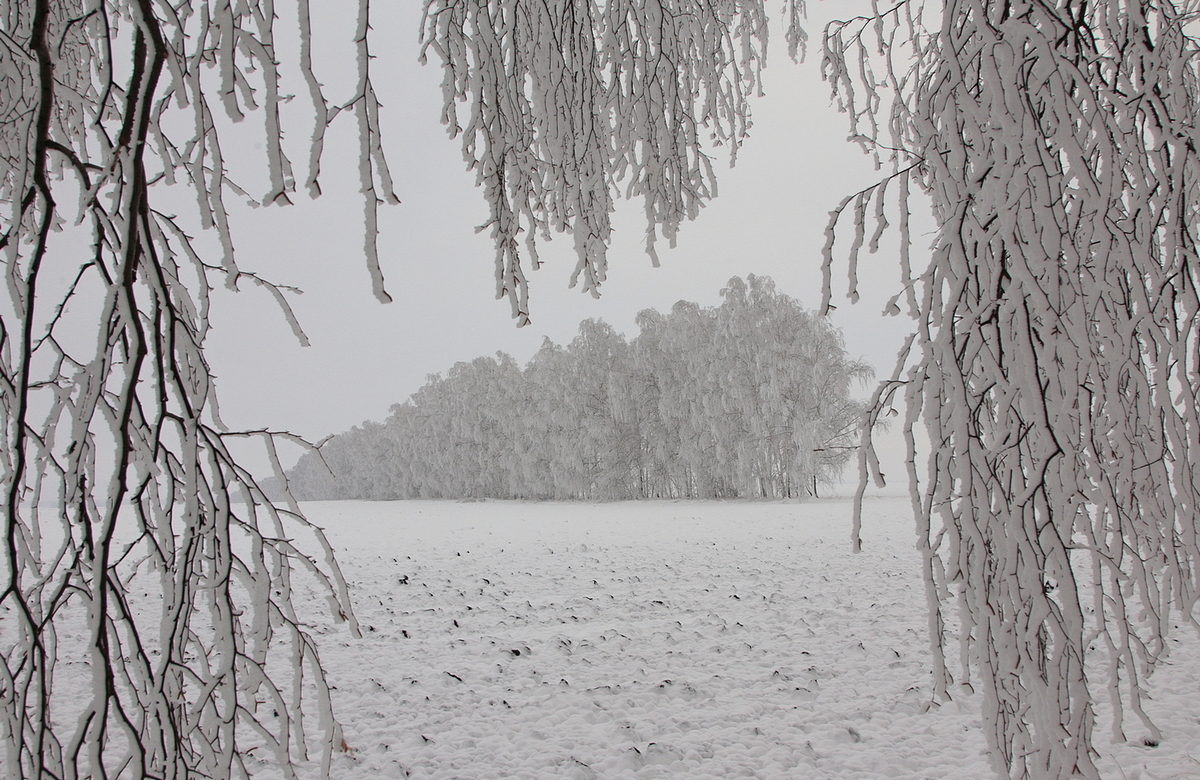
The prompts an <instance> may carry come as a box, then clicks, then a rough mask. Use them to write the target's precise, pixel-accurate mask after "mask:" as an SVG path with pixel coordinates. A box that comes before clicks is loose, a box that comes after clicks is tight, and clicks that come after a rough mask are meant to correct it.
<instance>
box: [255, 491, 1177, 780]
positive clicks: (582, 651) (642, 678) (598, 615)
mask: <svg viewBox="0 0 1200 780" xmlns="http://www.w3.org/2000/svg"><path fill="white" fill-rule="evenodd" d="M908 506H909V505H908V502H907V500H906V499H902V498H886V497H885V498H873V499H868V500H867V505H866V510H865V513H864V514H865V518H866V521H865V523H864V531H863V533H864V541H865V544H864V551H863V552H862V553H860V554H857V555H856V554H854V553H852V552H851V547H850V543H849V534H850V503H849V501H847V500H844V499H836V500H821V501H809V502H805V503H793V502H637V503H608V504H580V503H524V502H480V503H456V502H434V501H404V502H388V503H373V502H314V503H310V504H307V505H306V511H307V512H308V513H309V515H310V517H311V519H313V520H314V521H315V522H316V523H318V524H319V525H322V526H324V527H325V529H326V531H327V533H328V534H329V536H330V539H331V541H332V543H333V545H334V547H335V549H337V550H338V552H339V557H340V560H341V565H342V567H343V570H344V572H345V574H346V576H347V579H348V580H349V581H350V583H351V587H352V588H353V591H354V599H355V605H356V610H357V614H358V619H359V621H360V623H361V625H362V630H363V637H362V638H361V639H355V638H352V637H350V636H349V634H348V632H347V631H346V629H345V627H344V626H341V627H333V626H318V627H315V628H314V630H315V631H316V632H317V633H318V640H319V644H320V648H321V655H322V665H323V666H324V667H325V668H326V669H327V671H328V674H329V677H330V680H331V682H332V684H333V685H334V686H336V690H335V691H334V692H333V693H334V704H335V706H336V708H337V712H338V717H339V720H340V721H341V723H342V724H343V727H344V737H345V744H346V746H347V747H348V748H349V750H348V751H345V752H339V754H338V755H337V758H336V761H335V763H334V767H333V775H334V777H337V778H347V779H349V778H406V777H408V778H428V779H430V780H432V779H433V778H445V779H446V780H450V779H451V778H468V779H475V778H577V779H587V778H674V777H679V778H689V780H692V779H694V780H701V779H702V778H734V777H746V778H761V779H762V780H773V779H775V778H796V777H814V778H815V777H822V778H855V779H856V780H868V779H870V778H939V779H940V778H945V779H946V780H951V779H953V778H972V779H973V780H974V779H976V778H987V777H992V776H994V773H993V769H992V765H991V762H990V759H989V758H988V756H987V755H986V751H985V749H984V741H983V737H982V734H981V733H980V731H979V726H980V716H979V704H980V702H979V699H980V696H979V695H978V694H976V695H966V694H964V693H962V692H960V691H958V690H957V689H956V696H955V700H954V701H952V702H949V703H946V704H943V705H941V706H934V707H929V706H928V705H929V685H928V679H929V671H928V670H929V668H930V663H929V654H928V648H927V640H926V636H925V626H926V617H925V596H924V591H923V586H922V584H921V581H920V578H919V574H918V572H919V566H918V558H917V553H916V551H915V549H914V547H913V543H912V539H913V538H914V537H913V531H912V520H911V517H910V516H909V514H908ZM1174 644H1175V648H1174V651H1173V653H1172V656H1171V658H1170V659H1169V661H1168V663H1167V664H1166V665H1164V666H1163V667H1162V668H1161V669H1160V671H1159V672H1158V673H1157V674H1156V675H1155V677H1154V678H1153V679H1152V682H1151V692H1152V696H1153V697H1154V700H1153V701H1152V702H1151V704H1152V705H1154V707H1155V708H1154V709H1153V710H1152V711H1151V712H1150V714H1151V716H1152V717H1155V718H1156V720H1157V722H1158V724H1159V726H1160V727H1161V728H1162V729H1163V732H1164V739H1163V742H1162V744H1160V745H1158V746H1155V747H1148V746H1144V745H1141V744H1140V743H1139V744H1112V743H1110V741H1109V738H1108V733H1109V732H1108V730H1107V728H1106V722H1105V713H1106V711H1107V705H1105V704H1104V703H1103V692H1102V691H1099V690H1098V691H1096V692H1097V694H1098V698H1099V699H1100V700H1101V705H1100V706H1099V707H1098V715H1099V717H1098V722H1097V729H1096V738H1097V749H1098V750H1099V752H1100V754H1101V755H1100V759H1099V760H1100V766H1101V771H1102V772H1103V773H1104V776H1105V777H1113V778H1123V779H1124V780H1135V778H1137V779H1139V780H1140V779H1144V780H1158V779H1165V778H1176V779H1185V778H1200V647H1198V645H1200V642H1197V641H1196V637H1195V635H1194V633H1193V632H1191V631H1190V630H1189V629H1186V628H1185V629H1183V630H1180V631H1178V632H1177V633H1176V639H1175V641H1174ZM1096 687H1100V686H1096ZM1130 736H1131V737H1132V736H1134V735H1133V734H1131V735H1130ZM1131 742H1138V739H1137V738H1134V739H1131ZM258 768H259V769H261V770H262V772H263V776H270V775H271V774H272V770H273V769H274V768H273V767H272V766H271V765H270V762H268V761H265V760H264V761H262V762H260V763H259V764H258Z"/></svg>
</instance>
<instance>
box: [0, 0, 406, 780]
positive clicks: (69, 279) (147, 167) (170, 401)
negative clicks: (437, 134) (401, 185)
mask: <svg viewBox="0 0 1200 780" xmlns="http://www.w3.org/2000/svg"><path fill="white" fill-rule="evenodd" d="M364 2H365V0H364ZM295 13H296V14H297V18H298V20H299V23H298V25H297V26H298V33H299V37H300V39H301V41H300V42H301V63H300V67H301V71H302V73H301V75H300V76H299V77H298V78H299V79H301V80H307V82H308V86H309V87H310V89H309V94H310V95H311V96H312V98H313V100H314V105H315V117H314V119H315V123H314V124H315V127H316V132H315V134H314V136H313V139H312V145H311V148H312V154H311V166H310V167H311V171H310V174H309V177H308V179H309V181H308V183H309V187H310V190H312V191H314V192H315V191H316V190H317V171H318V163H319V161H320V153H321V145H322V138H323V133H324V130H325V128H326V126H327V125H328V122H329V121H332V119H333V117H334V116H335V115H336V114H337V113H338V111H339V110H341V109H337V110H332V109H330V108H329V107H328V106H327V105H326V102H325V98H324V97H323V96H322V93H321V88H320V86H319V82H318V81H317V79H316V77H315V76H314V75H313V73H312V71H311V68H310V65H311V63H310V58H309V56H308V55H307V51H308V50H309V49H308V43H309V42H308V34H309V25H308V3H307V0H297V5H296V8H295ZM362 18H363V21H362V23H361V24H360V36H359V37H360V40H359V42H358V45H359V59H358V62H359V67H360V78H359V80H358V84H359V89H358V92H357V94H356V95H355V96H354V97H353V98H352V99H351V100H350V101H349V102H348V103H347V104H346V105H344V106H342V107H341V108H344V109H346V110H350V109H353V113H355V114H356V115H357V117H358V121H359V124H360V130H361V133H360V135H361V137H362V139H363V144H364V152H363V163H362V171H361V173H362V177H363V181H364V184H363V191H364V193H366V195H367V211H368V221H369V222H370V219H369V218H370V215H371V214H373V210H374V208H375V205H376V202H377V199H376V195H375V193H376V191H377V190H376V188H375V186H374V183H375V181H376V180H378V181H379V182H380V188H381V189H382V190H384V191H386V190H387V189H388V185H387V176H386V169H385V166H384V164H383V160H382V156H381V154H380V152H379V147H378V132H377V127H376V122H377V119H376V111H375V101H374V93H373V91H372V89H371V86H370V78H369V72H368V70H367V64H368V52H367V49H366V39H365V30H366V27H367V24H366V12H365V5H364V10H363V17H362ZM275 26H276V8H275V6H274V5H273V3H272V2H270V0H249V1H248V2H241V3H236V4H230V3H211V4H210V3H204V2H186V1H185V2H182V3H174V4H164V3H152V2H150V1H149V0H124V1H122V2H112V3H92V2H82V1H78V0H77V1H72V0H19V1H18V2H2V3H0V122H2V123H0V209H2V213H0V251H2V252H3V261H4V282H5V284H4V288H5V294H4V295H3V296H2V298H0V414H2V415H3V427H2V428H0V431H2V433H0V435H2V436H3V438H4V441H3V446H2V447H0V490H2V494H3V500H4V533H3V543H2V547H0V549H2V550H3V556H2V559H0V662H2V663H0V674H2V675H3V677H2V679H0V734H2V735H3V746H4V747H3V755H2V757H0V760H2V761H3V767H2V768H0V774H3V775H4V776H5V777H13V778H17V777H20V778H25V779H26V780H51V779H57V778H81V777H92V778H99V777H108V778H142V777H155V778H184V777H206V778H233V777H246V776H248V775H249V774H250V772H251V768H252V765H253V764H254V762H256V761H257V762H263V761H270V762H271V763H272V764H274V765H275V766H276V767H277V768H278V769H279V770H280V771H282V772H283V773H284V774H285V775H286V776H289V777H291V776H294V774H295V768H296V767H297V766H298V765H299V764H300V763H302V762H305V761H308V760H310V758H311V757H312V752H311V751H312V750H313V749H314V747H317V749H318V752H319V754H320V755H321V756H323V758H322V759H321V764H322V765H323V767H324V770H325V772H326V773H328V767H329V763H330V760H331V754H332V751H333V749H334V746H336V745H338V744H339V742H340V737H339V727H338V725H337V723H336V721H335V720H334V718H333V713H332V710H331V706H330V698H329V690H328V684H327V683H326V680H325V677H324V672H323V671H322V669H321V667H320V663H319V659H318V658H317V655H316V650H315V645H314V644H313V642H312V640H311V638H310V637H309V635H308V633H307V629H306V628H305V625H306V623H305V620H306V616H305V615H304V614H302V613H300V612H299V611H298V609H297V607H296V605H297V604H299V603H301V600H304V601H308V600H310V599H311V598H312V597H313V596H314V595H318V594H324V596H325V597H327V598H328V601H329V604H330V606H331V609H332V610H333V612H334V614H335V616H338V615H340V617H341V618H342V619H345V620H348V621H349V624H350V628H351V630H352V631H356V630H357V628H356V626H355V623H354V619H353V614H352V612H351V610H350V605H349V600H348V596H347V592H346V587H345V584H344V582H343V580H342V577H341V574H340V573H339V571H338V568H337V565H336V563H335V562H334V560H333V556H332V552H331V548H330V547H329V545H328V544H327V543H326V542H325V540H324V537H323V536H322V534H321V533H320V531H319V530H318V529H315V528H313V527H312V526H310V525H309V524H308V523H307V521H306V520H305V519H304V517H303V516H302V515H301V514H300V513H299V511H298V509H297V507H296V505H295V504H294V503H292V504H290V505H288V506H275V505H273V504H272V503H271V502H270V501H268V500H267V499H266V497H265V496H264V495H263V493H262V491H261V490H260V489H259V487H258V485H257V484H256V482H255V479H254V478H253V476H252V475H251V474H250V473H249V472H248V471H246V470H245V469H244V468H243V467H242V466H241V465H239V463H238V462H237V460H236V459H235V458H234V457H233V455H232V454H231V453H230V450H229V444H230V443H231V441H233V440H235V439H238V438H246V437H251V438H254V437H261V438H262V439H263V440H264V441H265V443H266V446H267V447H268V450H269V451H270V452H271V453H272V457H273V453H274V444H273V435H272V434H271V433H269V432H267V431H240V432H239V431H228V430H226V429H225V427H224V426H223V425H222V424H221V422H220V420H219V418H218V416H217V412H216V403H215V396H214V393H213V381H212V375H211V373H210V370H209V367H208V364H207V362H206V359H205V355H204V352H203V347H204V342H205V337H206V334H207V332H208V330H209V322H208V307H209V303H208V301H209V293H210V291H211V290H212V289H213V287H214V286H215V285H216V284H226V285H229V286H232V287H236V285H237V284H238V282H239V280H246V281H252V282H254V283H257V284H259V285H263V286H265V287H267V288H268V290H269V291H270V292H271V293H272V294H273V295H274V296H275V298H276V300H277V301H278V302H280V303H281V304H284V301H285V296H284V295H283V293H284V292H287V290H286V289H285V288H280V287H278V286H275V285H272V284H270V283H269V282H267V281H265V280H263V279H261V278H259V277H256V276H254V275H253V274H249V273H245V272H242V271H240V270H239V269H238V267H237V265H236V263H235V259H234V252H233V248H234V244H233V240H232V237H231V235H230V228H229V225H228V222H227V210H226V206H225V200H224V199H225V198H226V196H228V195H229V194H231V193H232V194H233V195H234V196H235V197H236V198H239V199H242V200H251V198H250V196H248V195H247V194H246V193H245V191H244V189H243V188H242V187H239V186H238V185H237V184H236V183H235V182H234V180H233V179H231V178H230V171H229V168H228V165H227V162H226V159H225V157H224V156H223V154H222V145H221V134H220V133H219V132H218V128H219V127H221V126H222V123H223V122H226V123H227V121H228V120H232V121H241V120H242V119H244V118H251V117H258V118H261V119H262V121H263V123H264V130H265V134H264V141H265V146H266V152H267V153H266V158H267V161H268V162H267V171H266V177H265V178H266V179H268V180H269V182H270V184H269V192H267V194H266V196H265V197H263V198H262V199H261V202H262V203H267V204H269V203H276V202H286V201H287V199H288V193H289V192H291V191H292V190H293V188H294V177H293V173H292V168H291V164H290V163H289V161H288V158H287V156H286V155H285V154H284V150H283V148H282V143H281V116H280V106H281V103H282V102H283V100H284V99H285V98H284V97H282V96H281V91H280V69H279V65H278V63H277V62H276V60H275V49H274V46H275V43H274V28H275ZM176 182H181V183H183V184H184V185H185V186H186V187H187V188H189V189H190V191H191V193H192V194H193V195H194V196H195V198H196V203H197V204H198V213H197V214H196V215H195V218H194V220H193V221H192V222H188V221H185V220H184V219H183V218H178V217H174V216H171V215H169V214H168V213H166V212H164V211H163V210H160V208H161V206H158V205H157V204H158V203H159V202H160V200H161V199H160V198H159V194H160V193H161V192H162V189H161V188H162V187H165V186H166V185H170V184H173V183H176ZM381 197H383V198H387V197H389V196H388V194H386V192H385V194H384V195H383V196H381ZM197 228H199V229H205V228H211V229H213V230H214V231H215V233H216V235H218V236H219V241H218V242H217V243H219V245H220V246H221V248H222V250H223V258H222V260H221V262H220V263H219V264H212V263H209V262H207V261H206V260H204V259H203V258H202V257H201V248H200V247H199V246H198V245H196V244H195V242H194V240H193V238H192V237H191V235H192V234H193V233H195V232H196V229H197ZM189 231H191V232H189ZM373 240H374V236H373V233H371V232H369V234H368V243H369V244H370V243H372V242H373ZM375 281H376V289H377V292H380V293H381V292H382V283H381V279H380V278H379V275H378V273H377V269H376V273H375ZM381 297H382V295H381ZM284 308H285V316H287V318H288V319H289V321H290V322H291V323H292V325H293V327H294V328H296V330H297V334H298V335H300V336H301V337H302V334H299V326H298V325H297V324H296V322H295V319H294V318H293V317H292V316H291V314H290V311H286V304H284ZM314 719H315V721H314Z"/></svg>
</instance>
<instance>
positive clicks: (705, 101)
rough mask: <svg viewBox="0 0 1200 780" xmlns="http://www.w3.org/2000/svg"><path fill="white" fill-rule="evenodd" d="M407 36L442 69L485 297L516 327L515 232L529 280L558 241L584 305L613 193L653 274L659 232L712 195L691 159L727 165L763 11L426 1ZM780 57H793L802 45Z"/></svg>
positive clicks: (521, 282) (759, 45) (519, 299)
mask: <svg viewBox="0 0 1200 780" xmlns="http://www.w3.org/2000/svg"><path fill="white" fill-rule="evenodd" d="M799 6H800V4H799V3H795V2H789V3H788V7H789V8H793V9H794V8H797V7H799ZM795 29H796V30H797V31H798V30H799V28H798V27H796V28H795ZM422 34H423V42H424V52H423V55H422V56H423V57H424V56H426V55H427V54H428V53H430V52H432V53H434V54H435V56H436V58H437V59H438V60H439V61H440V63H441V65H442V67H443V72H444V78H443V80H442V91H443V93H444V98H445V109H444V111H443V114H442V121H443V123H445V124H446V125H447V127H448V128H449V131H450V135H451V136H452V137H458V136H461V138H462V149H463V155H464V157H465V159H466V161H467V163H468V165H469V166H470V167H471V168H472V169H474V170H475V171H476V175H477V180H478V183H479V185H480V186H481V187H483V189H484V191H485V194H486V197H487V202H488V205H489V208H490V210H491V213H490V219H489V222H488V224H487V225H484V226H483V227H484V228H490V229H491V233H492V237H493V238H494V240H495V243H496V295H497V297H498V298H503V297H507V298H508V299H509V301H510V302H511V304H512V311H513V317H514V318H516V319H517V320H518V324H521V325H524V324H525V323H527V322H528V319H529V305H528V288H527V284H526V278H525V269H524V268H523V267H522V265H521V258H520V254H519V249H518V238H519V235H520V234H521V233H522V232H524V233H525V243H526V248H527V251H528V253H529V256H530V258H531V261H532V262H533V264H534V266H535V267H536V266H537V263H538V256H537V249H536V240H537V239H538V237H539V236H541V237H542V238H543V240H546V239H548V238H549V236H550V231H551V229H553V230H555V231H561V232H570V233H571V234H572V235H573V237H574V240H575V251H576V255H577V257H578V263H577V265H576V268H575V272H574V274H573V275H572V278H571V283H572V285H574V284H575V283H577V282H578V281H579V280H580V279H582V282H583V287H582V289H583V291H584V292H591V293H592V294H593V295H598V294H599V287H600V285H601V284H602V283H603V282H604V279H605V275H606V273H607V260H606V251H607V248H608V242H609V238H610V235H611V232H612V226H611V223H610V215H611V213H612V211H613V204H614V200H615V198H616V197H618V196H619V194H620V193H621V192H622V190H624V193H623V194H624V195H625V197H628V198H640V199H641V200H642V202H643V207H644V209H645V213H646V220H647V234H646V249H647V252H648V253H649V254H650V256H651V258H652V259H653V260H654V262H655V263H656V264H657V256H656V255H655V251H654V242H655V238H656V235H657V232H658V230H660V229H661V230H662V232H663V235H664V236H666V238H667V239H668V240H669V241H671V243H672V245H673V244H674V240H675V235H676V233H677V231H678V229H679V226H680V225H681V224H682V222H683V221H684V220H685V219H694V218H695V217H696V215H697V214H698V213H699V211H700V208H701V207H702V206H703V205H704V202H705V201H706V200H708V199H710V198H712V197H713V196H714V195H715V194H716V190H717V184H716V179H715V177H714V175H713V167H712V159H711V158H710V157H709V155H708V153H707V152H706V151H705V150H706V149H707V148H708V146H709V144H710V142H713V143H718V144H726V145H728V146H729V148H730V154H731V157H732V158H736V154H737V148H738V146H739V145H740V144H741V143H742V141H743V139H744V137H745V135H746V131H747V130H748V128H749V127H750V111H749V106H748V99H749V97H750V95H752V94H754V93H755V92H756V91H758V90H759V87H760V83H761V70H762V67H763V58H764V57H765V55H766V43H767V17H766V12H765V10H764V5H763V2H762V0H715V2H714V1H712V0H681V1H680V2H672V3H658V2H649V3H648V2H642V0H603V1H602V2H596V1H595V0H585V1H584V2H579V0H549V2H526V1H525V0H426V3H425V18H424V22H423V28H422ZM788 42H789V45H790V46H791V48H792V50H793V52H795V50H796V47H798V46H800V45H802V44H803V36H802V34H799V33H798V32H797V34H796V35H793V36H789V39H788ZM460 104H465V113H466V118H465V120H461V119H460V117H459V110H460V109H459V105H460ZM464 121H465V123H464Z"/></svg>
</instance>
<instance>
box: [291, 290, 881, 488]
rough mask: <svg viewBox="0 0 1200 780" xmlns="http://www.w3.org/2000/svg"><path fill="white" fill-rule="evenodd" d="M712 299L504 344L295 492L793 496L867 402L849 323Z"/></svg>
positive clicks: (817, 475) (840, 448) (307, 477)
mask: <svg viewBox="0 0 1200 780" xmlns="http://www.w3.org/2000/svg"><path fill="white" fill-rule="evenodd" d="M721 295H722V297H723V298H724V301H723V302H722V304H721V305H720V306H717V307H707V308H705V307H701V306H699V305H697V304H695V303H690V302H686V301H680V302H679V303H677V304H675V306H674V307H673V308H672V310H671V312H670V313H669V314H665V315H664V314H661V313H660V312H658V311H656V310H646V311H643V312H642V313H641V314H639V315H638V318H637V323H638V326H639V327H640V329H641V333H640V335H639V336H637V338H635V339H633V341H632V342H626V340H625V339H624V337H623V336H622V335H621V334H619V333H617V332H616V331H615V330H613V328H612V327H611V326H610V325H608V324H607V323H605V322H603V321H602V320H591V319H589V320H586V321H584V322H583V323H581V324H580V326H579V335H578V336H577V337H576V338H575V339H574V340H573V341H572V342H571V343H570V344H568V345H567V346H566V347H562V346H559V345H557V344H554V343H553V342H551V341H550V340H549V339H547V340H546V341H545V343H544V345H543V346H542V348H541V349H540V350H539V351H538V352H537V354H535V355H534V356H533V358H532V359H531V360H530V361H529V363H528V364H527V365H526V366H525V367H524V368H521V367H520V366H519V365H518V364H517V362H516V361H515V360H514V359H513V358H512V357H510V356H509V355H506V354H503V353H497V355H496V357H495V358H490V357H479V358H476V359H475V360H472V361H471V362H469V363H458V364H456V365H455V366H454V367H453V368H451V369H450V371H449V372H448V373H447V375H446V376H445V377H444V378H443V377H441V376H440V375H432V376H430V377H429V382H428V384H426V385H425V386H424V387H423V388H421V389H420V390H419V391H417V392H416V393H414V394H413V395H412V397H411V398H409V399H408V400H407V401H405V402H404V403H402V404H397V405H395V406H393V407H392V414H391V416H390V417H389V418H388V419H387V421H386V422H384V423H375V422H365V423H363V425H362V426H360V427H355V428H354V429H352V430H350V431H348V432H346V433H343V434H341V435H338V436H334V437H332V438H331V439H329V440H327V441H326V442H325V443H324V444H323V445H322V446H321V447H320V448H319V449H318V450H314V451H312V452H309V453H307V454H306V455H304V456H303V457H302V458H301V459H300V461H299V463H297V465H296V466H295V468H293V469H292V470H291V471H290V472H289V474H288V478H289V480H290V482H291V487H292V490H293V491H294V494H295V495H296V497H297V498H300V499H309V500H313V499H338V498H367V499H394V498H526V499H608V500H611V499H638V498H734V497H741V498H748V497H763V498H788V497H798V496H803V495H806V494H809V493H811V492H812V491H813V489H814V485H815V482H828V481H830V480H833V479H835V478H836V477H837V476H838V475H839V474H840V473H841V471H842V468H843V466H844V465H845V463H846V461H847V460H848V458H849V457H850V454H851V451H852V449H853V446H854V444H855V443H856V441H857V436H856V433H857V426H858V421H859V417H860V414H861V411H862V405H861V403H860V402H858V401H855V400H853V399H851V397H850V392H851V390H852V389H853V387H854V385H855V384H857V383H859V382H862V381H865V380H867V379H869V378H870V376H871V374H872V371H871V369H870V368H869V367H868V366H867V365H865V364H863V363H861V362H856V361H852V360H849V359H847V356H846V352H845V349H844V348H843V345H842V339H841V334H840V332H839V331H838V330H837V329H835V328H834V327H833V326H831V325H830V324H829V323H828V322H827V321H826V320H824V319H823V318H821V317H819V316H817V315H816V314H813V313H811V312H808V311H805V310H804V309H803V308H801V306H800V304H799V303H798V302H796V301H795V300H794V299H792V298H790V297H788V296H786V295H783V294H781V293H778V292H776V290H775V285H774V282H772V280H771V279H770V278H769V277H758V276H754V275H750V276H749V277H747V279H746V280H745V281H743V280H742V279H740V278H738V277H734V278H733V279H731V280H730V281H729V285H728V287H726V288H725V289H724V290H722V291H721Z"/></svg>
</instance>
